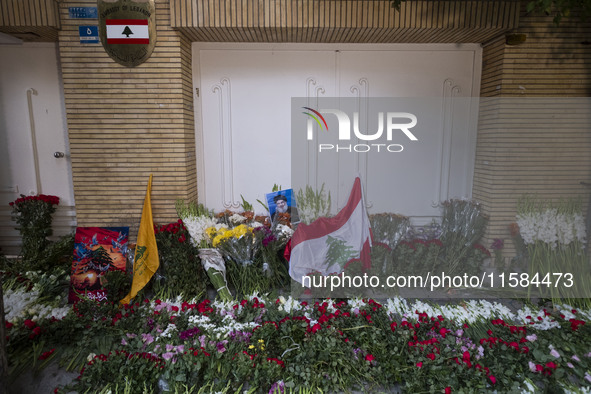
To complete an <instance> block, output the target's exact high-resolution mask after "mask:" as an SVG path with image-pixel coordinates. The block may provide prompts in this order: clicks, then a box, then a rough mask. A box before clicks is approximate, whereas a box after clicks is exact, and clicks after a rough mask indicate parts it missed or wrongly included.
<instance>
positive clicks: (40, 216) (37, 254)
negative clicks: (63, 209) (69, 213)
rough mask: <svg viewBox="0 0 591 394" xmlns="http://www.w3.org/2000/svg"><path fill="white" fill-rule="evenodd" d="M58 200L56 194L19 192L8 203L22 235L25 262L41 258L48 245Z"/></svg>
mask: <svg viewBox="0 0 591 394" xmlns="http://www.w3.org/2000/svg"><path fill="white" fill-rule="evenodd" d="M59 201H60V199H59V197H57V196H50V195H46V194H39V195H36V196H25V195H22V194H21V196H20V198H18V199H16V200H15V201H13V202H11V203H9V205H10V206H11V207H12V219H13V220H14V221H15V222H16V224H17V225H18V230H19V232H20V234H21V237H22V241H23V246H22V254H23V260H24V261H25V262H34V261H35V260H43V253H44V252H45V250H46V248H47V247H48V245H49V240H48V239H47V237H48V236H50V235H52V233H53V231H52V228H51V223H52V220H53V219H52V215H53V213H54V212H55V211H56V209H57V205H59Z"/></svg>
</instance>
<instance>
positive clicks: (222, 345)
mask: <svg viewBox="0 0 591 394" xmlns="http://www.w3.org/2000/svg"><path fill="white" fill-rule="evenodd" d="M227 343H228V341H226V340H224V341H221V342H218V343H216V345H215V346H216V348H217V349H218V353H223V352H225V351H226V347H225V345H226V344H227Z"/></svg>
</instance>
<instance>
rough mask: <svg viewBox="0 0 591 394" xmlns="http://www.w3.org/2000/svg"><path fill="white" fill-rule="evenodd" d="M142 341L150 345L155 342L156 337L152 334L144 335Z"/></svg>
mask: <svg viewBox="0 0 591 394" xmlns="http://www.w3.org/2000/svg"><path fill="white" fill-rule="evenodd" d="M142 341H144V343H145V344H146V345H149V344H151V343H152V342H154V337H153V336H152V335H151V334H142Z"/></svg>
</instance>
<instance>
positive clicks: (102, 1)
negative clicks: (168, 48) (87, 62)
mask: <svg viewBox="0 0 591 394" xmlns="http://www.w3.org/2000/svg"><path fill="white" fill-rule="evenodd" d="M155 10H156V8H155V5H154V0H114V1H113V0H111V1H109V0H98V16H99V36H100V39H101V43H102V44H103V47H104V48H105V51H106V52H107V54H108V55H109V56H110V57H111V58H112V59H113V60H115V61H116V62H117V63H119V64H121V65H123V66H126V67H135V66H138V65H140V64H142V63H143V62H145V61H146V60H148V58H149V57H150V55H151V54H152V52H153V51H154V47H155V46H156V12H155Z"/></svg>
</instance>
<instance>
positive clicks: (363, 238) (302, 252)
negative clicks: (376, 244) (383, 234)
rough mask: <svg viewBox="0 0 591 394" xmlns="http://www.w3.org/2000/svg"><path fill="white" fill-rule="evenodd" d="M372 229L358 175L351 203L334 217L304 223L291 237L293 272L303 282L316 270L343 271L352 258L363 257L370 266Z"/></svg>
mask: <svg viewBox="0 0 591 394" xmlns="http://www.w3.org/2000/svg"><path fill="white" fill-rule="evenodd" d="M370 248H371V230H370V224H369V217H368V216H367V210H366V208H365V201H364V199H363V192H362V190H361V180H360V179H359V178H355V183H354V184H353V189H352V190H351V194H350V195H349V201H347V205H345V207H344V208H343V209H341V211H340V212H339V213H338V214H337V215H336V216H334V217H332V218H319V219H317V220H315V221H314V222H312V223H310V224H309V225H306V224H304V223H300V224H299V225H298V227H297V229H296V231H295V233H294V234H293V236H292V237H291V256H290V260H289V275H290V276H291V277H292V279H293V280H295V281H297V282H299V283H302V281H303V279H302V277H303V276H306V275H308V274H310V273H312V272H319V273H321V274H323V275H327V274H332V273H340V272H342V271H343V267H344V266H345V265H346V263H347V262H348V261H351V260H356V259H360V260H361V261H362V262H363V267H364V269H369V268H370Z"/></svg>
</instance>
